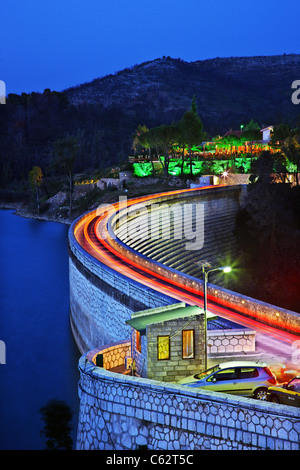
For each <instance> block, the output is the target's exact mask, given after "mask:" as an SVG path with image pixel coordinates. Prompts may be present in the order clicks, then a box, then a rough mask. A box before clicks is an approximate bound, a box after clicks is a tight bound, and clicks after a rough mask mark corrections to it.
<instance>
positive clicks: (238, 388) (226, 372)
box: [177, 361, 277, 400]
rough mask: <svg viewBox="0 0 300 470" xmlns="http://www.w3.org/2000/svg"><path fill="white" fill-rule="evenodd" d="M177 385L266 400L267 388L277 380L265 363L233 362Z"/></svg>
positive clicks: (217, 366)
mask: <svg viewBox="0 0 300 470" xmlns="http://www.w3.org/2000/svg"><path fill="white" fill-rule="evenodd" d="M177 383H179V384H181V385H187V386H189V387H195V388H201V389H205V390H213V391H215V392H223V393H233V394H235V395H242V396H245V397H252V398H257V399H259V400H267V390H268V387H270V386H272V385H276V384H277V380H276V377H275V375H274V374H273V372H272V371H271V370H270V369H269V367H268V365H267V364H265V363H259V362H251V361H238V362H236V361H235V362H223V363H221V364H218V365H216V366H214V367H211V368H210V369H207V370H206V371H204V372H200V373H199V374H196V375H192V376H190V377H186V378H185V379H181V380H179V382H177Z"/></svg>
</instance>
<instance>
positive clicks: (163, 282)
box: [74, 186, 300, 345]
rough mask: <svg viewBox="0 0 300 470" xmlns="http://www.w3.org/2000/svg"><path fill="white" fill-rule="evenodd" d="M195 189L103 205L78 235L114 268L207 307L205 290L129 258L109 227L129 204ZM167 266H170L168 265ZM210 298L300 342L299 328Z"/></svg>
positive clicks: (223, 313)
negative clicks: (264, 320) (292, 330)
mask: <svg viewBox="0 0 300 470" xmlns="http://www.w3.org/2000/svg"><path fill="white" fill-rule="evenodd" d="M207 188H208V187H205V189H207ZM212 188H215V186H212ZM199 189H200V188H197V191H199ZM192 191H195V189H190V190H186V189H184V190H178V191H170V192H165V193H160V194H154V195H148V196H142V197H139V198H134V199H130V200H128V201H127V200H126V201H122V202H117V203H114V204H111V205H107V206H106V207H101V212H100V214H99V211H97V210H95V211H92V212H91V213H88V214H87V215H85V216H83V217H82V219H80V220H79V221H78V223H77V224H76V226H75V228H74V236H75V238H76V240H77V242H78V243H79V244H80V245H81V246H82V248H83V249H84V250H85V251H87V252H88V253H89V254H90V255H91V256H93V257H94V258H96V259H98V260H99V261H100V262H101V263H103V264H105V265H107V266H109V267H110V268H111V269H113V270H115V271H117V272H119V273H120V274H122V275H124V276H126V277H128V278H130V279H133V280H135V281H137V282H139V283H140V284H142V285H144V286H147V287H149V288H152V289H154V290H157V291H159V292H161V293H163V294H165V295H167V296H169V297H171V298H174V299H176V300H179V301H181V302H186V303H188V304H192V305H198V306H199V307H202V308H203V293H202V292H201V291H199V290H198V289H195V288H193V287H191V286H187V285H184V284H180V283H179V282H177V281H175V280H172V279H169V278H167V277H165V276H163V275H160V274H158V273H157V272H154V271H153V270H151V268H147V267H145V266H143V265H142V264H141V263H139V254H138V253H137V254H136V255H135V257H136V261H133V260H132V259H129V258H127V257H126V256H125V255H124V254H122V253H120V252H119V251H118V250H116V249H115V248H114V247H113V246H112V244H111V240H110V235H109V233H108V229H107V223H108V220H109V218H110V217H111V216H112V215H114V214H115V213H116V212H117V211H121V210H122V209H123V208H125V207H130V206H131V205H133V204H139V203H143V202H146V201H149V200H151V199H153V200H155V199H156V198H157V197H163V196H173V195H177V194H180V193H187V192H192ZM140 259H141V258H140ZM166 269H168V268H167V267H166ZM208 301H210V304H209V307H208V308H209V310H210V311H211V312H213V313H215V314H216V315H218V316H220V317H223V318H226V319H229V320H232V321H236V322H238V323H239V324H241V325H243V326H246V327H250V328H252V329H255V330H256V331H258V332H261V333H262V334H264V335H271V336H272V337H273V338H277V339H278V340H279V341H282V342H283V343H285V344H288V345H291V344H293V342H295V341H299V335H300V331H296V332H295V334H293V333H290V332H287V331H284V330H282V329H279V328H276V326H272V325H266V324H264V323H262V322H259V321H258V320H257V319H255V314H252V312H250V311H249V310H247V309H246V308H243V307H242V306H240V307H239V308H238V310H239V311H237V306H236V305H234V304H230V302H224V301H220V299H218V297H215V296H213V295H209V296H208ZM249 312H250V313H251V314H252V318H249V316H246V315H247V314H248V315H249Z"/></svg>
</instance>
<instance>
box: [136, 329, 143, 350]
mask: <svg viewBox="0 0 300 470" xmlns="http://www.w3.org/2000/svg"><path fill="white" fill-rule="evenodd" d="M135 347H136V350H137V351H138V352H141V350H142V346H141V333H140V332H139V331H137V330H135Z"/></svg>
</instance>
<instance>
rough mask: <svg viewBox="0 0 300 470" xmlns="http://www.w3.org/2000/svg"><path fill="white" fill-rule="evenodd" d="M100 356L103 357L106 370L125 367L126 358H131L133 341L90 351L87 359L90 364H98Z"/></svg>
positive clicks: (120, 342)
mask: <svg viewBox="0 0 300 470" xmlns="http://www.w3.org/2000/svg"><path fill="white" fill-rule="evenodd" d="M98 354H102V355H103V367H104V369H106V370H109V369H113V368H115V367H120V366H124V364H125V358H126V357H131V341H130V340H124V341H119V342H117V343H112V344H107V345H105V346H104V347H103V348H95V349H94V350H92V351H89V353H88V354H87V358H88V360H89V361H90V362H92V363H94V364H96V357H97V355H98Z"/></svg>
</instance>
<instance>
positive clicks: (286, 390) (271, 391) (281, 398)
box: [267, 375, 300, 406]
mask: <svg viewBox="0 0 300 470" xmlns="http://www.w3.org/2000/svg"><path fill="white" fill-rule="evenodd" d="M267 399H268V401H272V402H273V403H280V404H281V405H291V406H300V375H298V376H297V377H294V378H293V379H291V380H290V381H289V382H286V383H284V384H281V385H278V386H277V387H269V388H268V391H267Z"/></svg>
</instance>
